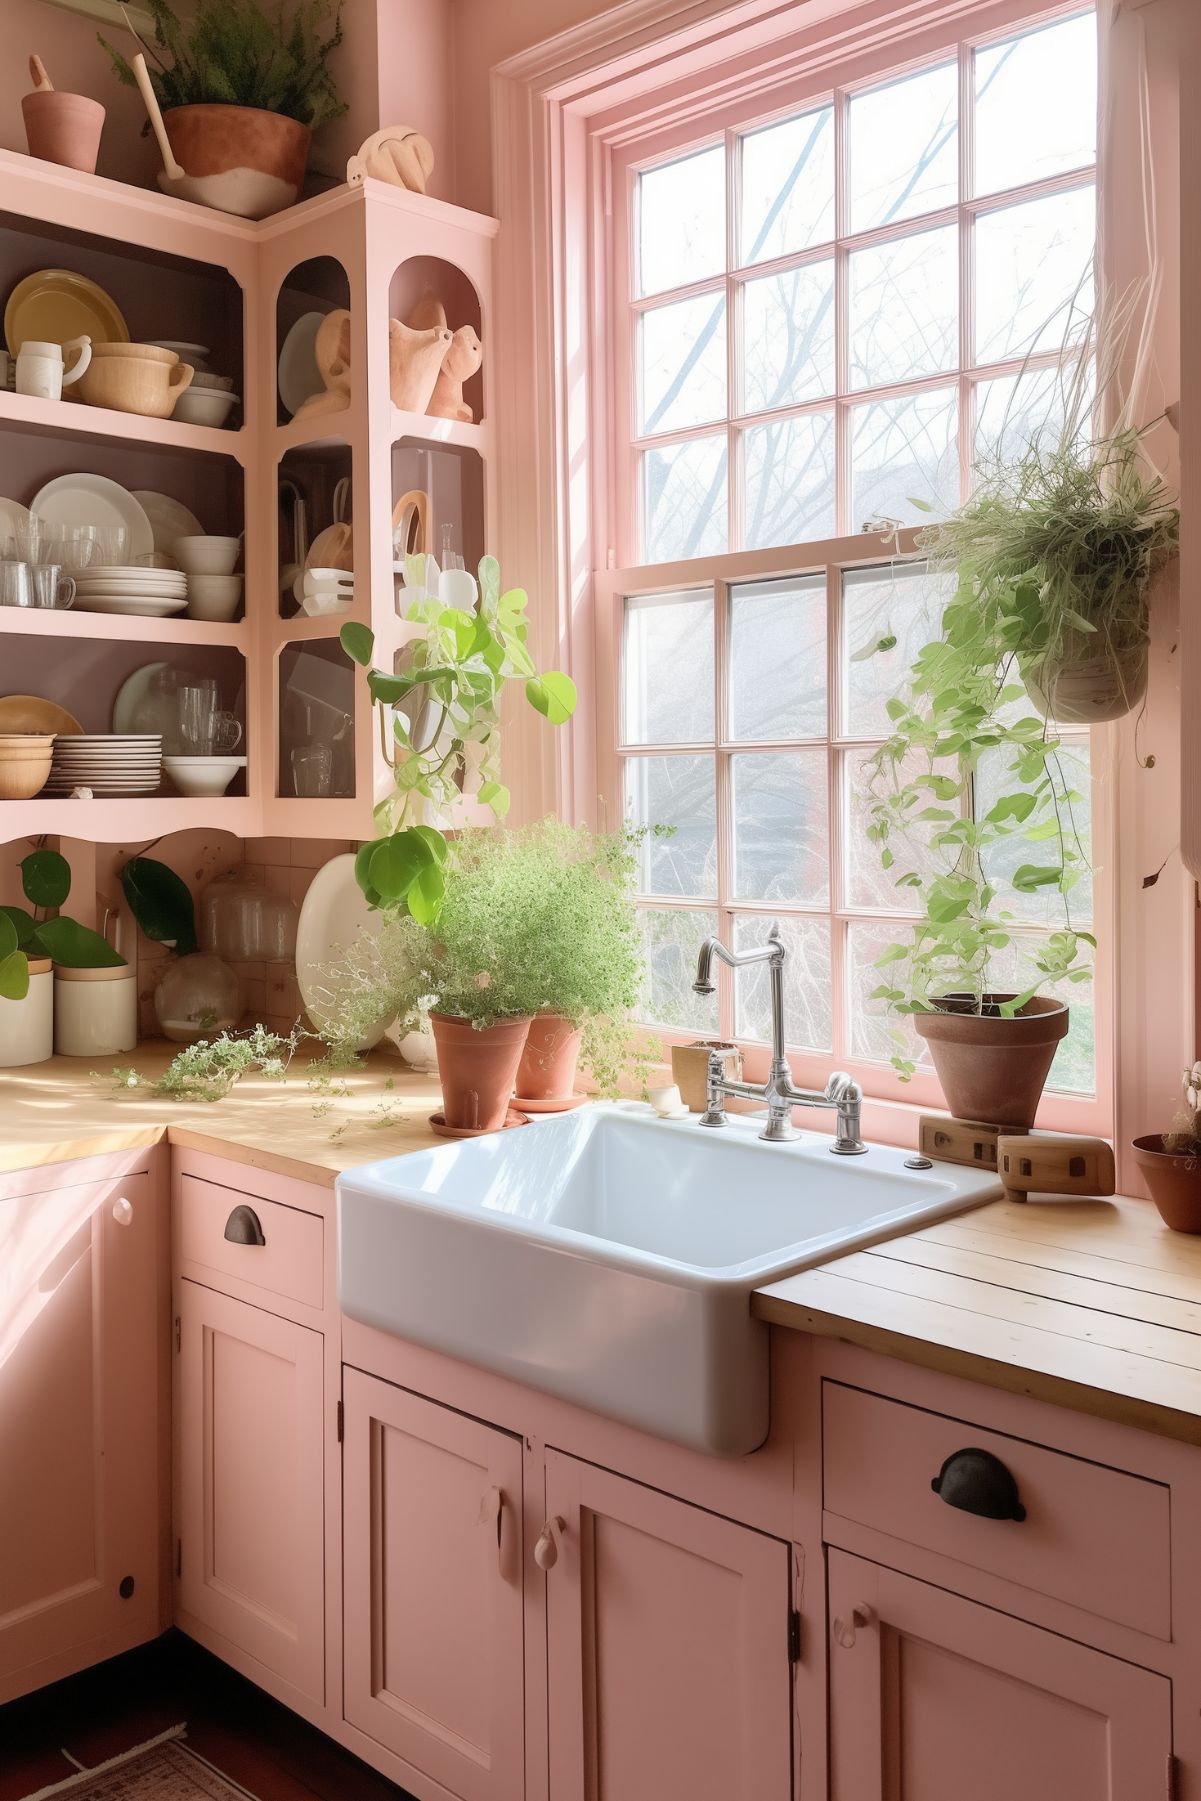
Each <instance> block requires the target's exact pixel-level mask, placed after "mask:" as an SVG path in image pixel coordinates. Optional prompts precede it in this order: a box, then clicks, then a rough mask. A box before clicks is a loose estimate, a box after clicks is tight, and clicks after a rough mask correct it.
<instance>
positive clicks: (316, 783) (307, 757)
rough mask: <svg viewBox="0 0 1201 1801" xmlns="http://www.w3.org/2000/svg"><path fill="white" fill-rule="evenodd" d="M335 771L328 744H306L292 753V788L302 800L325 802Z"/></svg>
mask: <svg viewBox="0 0 1201 1801" xmlns="http://www.w3.org/2000/svg"><path fill="white" fill-rule="evenodd" d="M333 770H334V759H333V753H332V751H331V750H330V748H329V746H328V744H304V745H301V746H299V747H298V748H297V749H296V750H294V751H293V752H292V786H293V787H294V788H295V790H296V793H297V795H298V796H299V797H300V798H301V799H302V800H324V799H325V797H326V796H327V795H328V793H329V790H330V781H331V778H332V776H333Z"/></svg>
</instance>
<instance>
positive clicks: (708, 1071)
mask: <svg viewBox="0 0 1201 1801" xmlns="http://www.w3.org/2000/svg"><path fill="white" fill-rule="evenodd" d="M737 1055H738V1047H737V1045H734V1044H722V1045H716V1044H711V1045H710V1046H709V1058H708V1062H707V1064H706V1066H705V1089H706V1094H705V1111H704V1112H703V1113H702V1115H701V1122H700V1123H701V1124H702V1125H703V1126H724V1125H725V1123H726V1110H725V1107H724V1106H723V1105H722V1083H723V1081H724V1079H725V1073H726V1058H727V1057H736V1056H737Z"/></svg>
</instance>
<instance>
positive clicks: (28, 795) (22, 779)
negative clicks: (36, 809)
mask: <svg viewBox="0 0 1201 1801" xmlns="http://www.w3.org/2000/svg"><path fill="white" fill-rule="evenodd" d="M53 754H54V740H53V739H50V740H49V741H48V742H47V743H46V744H45V745H44V746H41V745H35V746H34V747H33V748H26V747H24V746H18V745H13V746H11V747H10V746H9V745H6V744H0V800H32V799H33V797H34V795H35V794H40V793H41V791H42V789H43V788H44V787H45V785H46V778H47V776H48V775H49V774H50V764H51V761H52V759H53Z"/></svg>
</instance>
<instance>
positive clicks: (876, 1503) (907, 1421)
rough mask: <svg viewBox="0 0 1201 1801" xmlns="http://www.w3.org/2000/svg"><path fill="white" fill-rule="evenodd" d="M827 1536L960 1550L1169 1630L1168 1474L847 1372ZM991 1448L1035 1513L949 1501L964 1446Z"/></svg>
mask: <svg viewBox="0 0 1201 1801" xmlns="http://www.w3.org/2000/svg"><path fill="white" fill-rule="evenodd" d="M822 1446H823V1493H824V1505H825V1509H826V1513H827V1516H828V1524H827V1536H828V1537H831V1538H835V1537H836V1536H837V1521H838V1520H839V1519H842V1520H847V1521H850V1522H853V1523H854V1524H856V1525H858V1526H865V1527H868V1528H869V1529H871V1530H872V1531H875V1532H881V1533H886V1534H887V1535H888V1536H889V1537H890V1538H893V1539H901V1540H903V1541H904V1542H905V1543H907V1544H910V1545H913V1546H916V1547H919V1548H920V1549H921V1550H922V1551H926V1552H932V1553H935V1554H936V1555H938V1556H940V1557H949V1558H953V1559H954V1560H955V1561H956V1562H957V1563H960V1564H966V1565H968V1566H970V1567H971V1568H974V1569H976V1570H980V1571H983V1572H985V1573H987V1574H988V1575H990V1576H994V1577H999V1578H1001V1579H1002V1580H1004V1581H1007V1582H1012V1583H1016V1584H1018V1585H1019V1586H1020V1587H1022V1588H1025V1589H1030V1590H1032V1591H1034V1593H1036V1594H1038V1595H1045V1596H1048V1597H1053V1598H1055V1599H1056V1600H1059V1601H1062V1602H1065V1603H1066V1604H1067V1605H1069V1606H1071V1607H1077V1608H1080V1609H1081V1610H1082V1611H1083V1612H1086V1613H1090V1614H1094V1615H1096V1616H1097V1617H1098V1618H1100V1619H1105V1620H1112V1621H1114V1622H1115V1623H1117V1624H1119V1625H1123V1626H1129V1627H1132V1628H1133V1629H1134V1630H1135V1631H1137V1632H1145V1633H1148V1634H1150V1635H1151V1636H1152V1637H1155V1638H1161V1639H1167V1638H1170V1636H1171V1551H1170V1542H1169V1499H1170V1496H1169V1490H1168V1488H1167V1486H1166V1485H1165V1484H1164V1483H1161V1482H1152V1481H1149V1480H1147V1479H1146V1478H1144V1477H1141V1476H1133V1475H1130V1474H1129V1473H1128V1472H1126V1471H1124V1470H1116V1469H1110V1468H1109V1467H1108V1466H1106V1465H1104V1464H1098V1463H1090V1462H1088V1461H1086V1460H1085V1459H1084V1458H1082V1457H1073V1456H1070V1455H1068V1454H1067V1453H1065V1452H1061V1451H1051V1450H1047V1449H1046V1448H1045V1447H1044V1446H1042V1445H1034V1444H1028V1443H1027V1442H1026V1441H1025V1440H1024V1439H1020V1438H1011V1437H1008V1436H1006V1435H1004V1434H1001V1433H997V1432H989V1431H986V1430H984V1429H983V1428H982V1427H980V1426H977V1425H973V1424H971V1423H970V1422H969V1421H966V1420H959V1419H950V1418H948V1417H946V1416H945V1415H943V1414H940V1413H929V1412H927V1411H926V1410H925V1409H924V1408H921V1407H913V1406H910V1405H908V1404H907V1403H904V1402H901V1401H892V1400H887V1399H885V1398H884V1397H883V1396H881V1395H874V1394H868V1393H865V1392H864V1391H863V1390H862V1389H858V1388H849V1387H846V1386H844V1385H843V1384H842V1383H839V1382H826V1383H825V1384H824V1386H823V1391H822ZM966 1449H973V1450H978V1451H985V1452H988V1453H990V1454H991V1456H992V1457H994V1458H998V1459H1000V1461H1001V1463H1003V1464H1004V1465H1005V1468H1006V1469H1007V1470H1008V1471H1009V1473H1010V1475H1011V1476H1012V1477H1013V1479H1014V1481H1015V1482H1016V1484H1017V1491H1018V1496H1019V1500H1020V1504H1021V1506H1022V1507H1023V1508H1024V1509H1025V1518H1024V1519H1021V1520H1016V1519H993V1518H988V1517H984V1516H982V1515H980V1514H978V1513H973V1512H965V1511H963V1510H962V1509H961V1508H959V1507H956V1506H951V1505H949V1504H948V1503H947V1502H946V1501H944V1500H943V1499H942V1498H941V1497H940V1496H939V1495H938V1494H937V1493H935V1491H934V1489H933V1488H932V1487H931V1483H932V1481H933V1480H934V1479H935V1478H936V1477H937V1476H938V1475H939V1473H940V1471H941V1470H942V1466H943V1464H944V1463H945V1462H946V1460H947V1459H948V1458H949V1457H952V1456H953V1455H954V1454H955V1453H956V1452H958V1451H963V1450H966Z"/></svg>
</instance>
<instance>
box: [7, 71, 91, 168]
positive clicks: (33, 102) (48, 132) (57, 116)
mask: <svg viewBox="0 0 1201 1801" xmlns="http://www.w3.org/2000/svg"><path fill="white" fill-rule="evenodd" d="M29 78H30V80H31V81H32V82H33V93H32V94H26V95H25V96H24V98H23V99H22V101H21V112H22V114H23V116H24V119H25V142H26V143H27V144H28V146H29V154H30V156H36V157H40V158H41V160H42V161H43V162H46V163H58V164H60V165H61V167H62V168H64V169H82V170H83V172H84V174H85V175H94V174H95V172H96V158H97V157H98V156H99V154H100V133H101V131H102V130H103V129H104V108H103V107H102V106H101V104H100V102H99V100H91V99H89V97H88V96H87V95H86V94H59V93H57V92H56V91H55V88H54V84H53V83H52V81H51V80H50V77H49V76H48V75H47V73H46V65H45V64H44V63H43V61H42V59H41V57H40V56H31V57H30V59H29Z"/></svg>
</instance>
